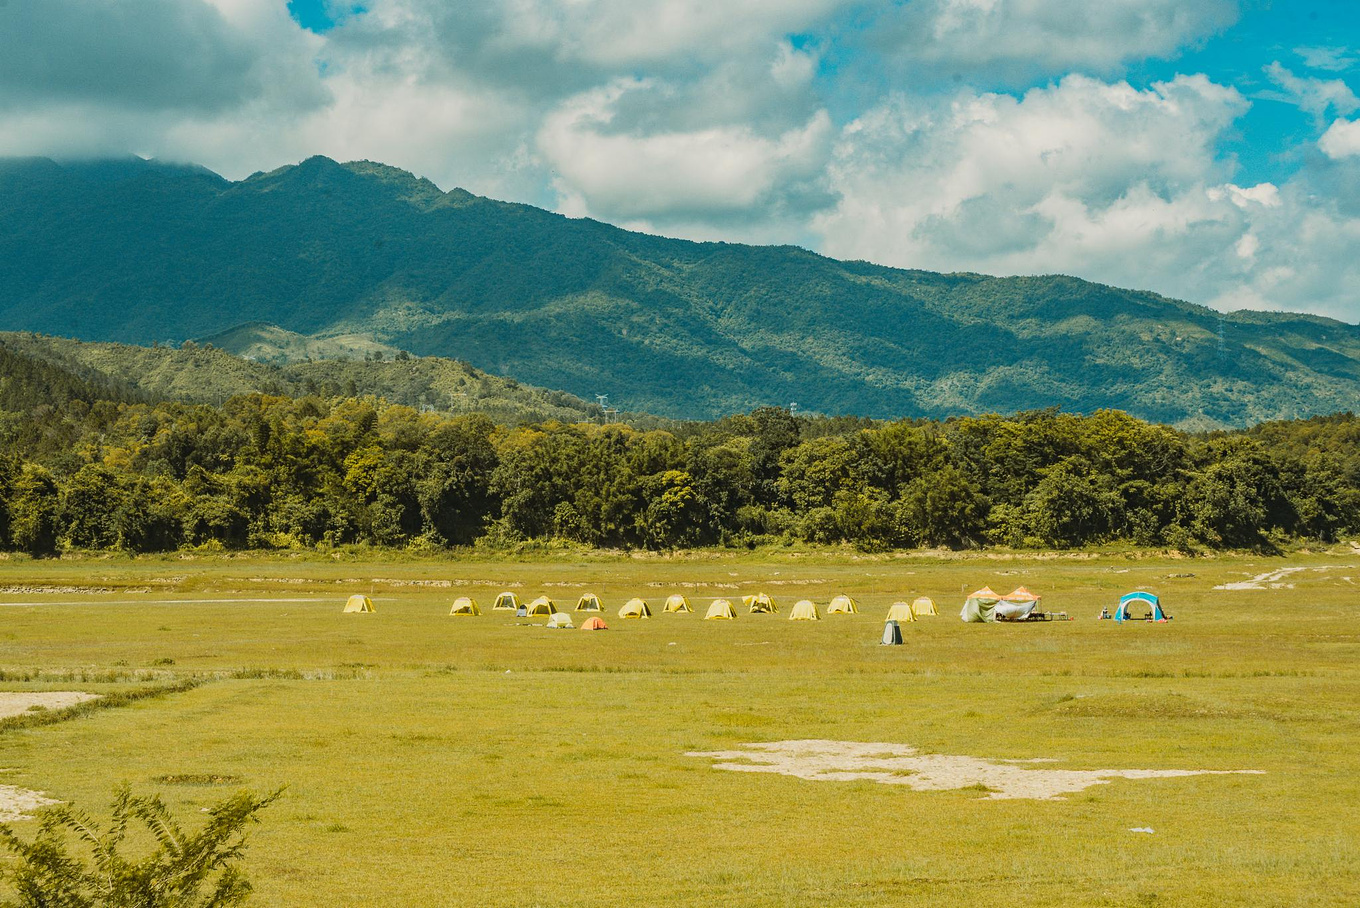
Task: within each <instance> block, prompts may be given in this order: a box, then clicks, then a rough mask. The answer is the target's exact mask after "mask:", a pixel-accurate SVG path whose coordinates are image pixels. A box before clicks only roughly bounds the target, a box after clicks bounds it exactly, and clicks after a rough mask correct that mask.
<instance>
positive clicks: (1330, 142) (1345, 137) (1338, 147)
mask: <svg viewBox="0 0 1360 908" xmlns="http://www.w3.org/2000/svg"><path fill="white" fill-rule="evenodd" d="M1318 147H1319V148H1321V149H1322V153H1323V154H1325V155H1326V156H1327V157H1329V158H1331V159H1332V160H1334V161H1339V160H1341V159H1343V158H1353V157H1357V156H1360V120H1337V121H1336V122H1335V123H1333V124H1332V125H1331V126H1329V127H1327V131H1326V132H1324V133H1323V134H1322V138H1321V139H1318Z"/></svg>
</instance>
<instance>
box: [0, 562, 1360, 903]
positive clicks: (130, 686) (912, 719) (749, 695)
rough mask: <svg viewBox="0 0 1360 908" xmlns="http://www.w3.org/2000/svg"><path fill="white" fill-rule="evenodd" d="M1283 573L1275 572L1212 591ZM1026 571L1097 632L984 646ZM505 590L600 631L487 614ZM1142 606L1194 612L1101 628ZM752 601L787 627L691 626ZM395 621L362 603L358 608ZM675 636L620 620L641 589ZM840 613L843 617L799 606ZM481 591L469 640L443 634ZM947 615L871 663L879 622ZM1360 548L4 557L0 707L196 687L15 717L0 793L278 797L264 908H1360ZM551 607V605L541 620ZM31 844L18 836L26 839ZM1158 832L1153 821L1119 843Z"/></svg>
mask: <svg viewBox="0 0 1360 908" xmlns="http://www.w3.org/2000/svg"><path fill="white" fill-rule="evenodd" d="M1284 568H1292V569H1298V570H1296V571H1294V572H1293V573H1289V574H1286V575H1284V576H1279V577H1278V579H1277V580H1276V581H1275V582H1276V583H1277V584H1280V585H1281V587H1280V588H1277V589H1271V588H1269V587H1270V583H1269V582H1268V581H1267V582H1265V583H1262V584H1261V586H1263V587H1266V588H1264V589H1254V590H1253V589H1247V590H1214V589H1213V587H1214V586H1216V585H1219V584H1222V583H1227V582H1235V581H1243V580H1246V579H1247V578H1249V577H1253V576H1257V575H1261V574H1264V573H1267V572H1271V571H1276V572H1278V571H1280V570H1281V569H1284ZM1021 583H1023V584H1025V585H1027V586H1029V587H1030V588H1031V589H1033V590H1035V591H1036V592H1039V593H1041V594H1043V596H1044V600H1045V601H1044V607H1045V608H1048V609H1054V610H1057V609H1062V610H1066V611H1067V612H1069V613H1070V614H1072V615H1073V617H1074V618H1075V619H1076V620H1073V621H1070V622H1052V623H1041V624H1034V625H1010V626H1006V625H965V624H963V623H962V622H960V621H959V620H958V618H957V614H958V609H959V606H960V605H961V603H962V598H963V596H962V593H963V592H964V591H966V590H971V589H974V588H977V587H979V586H982V585H983V584H990V585H991V586H992V587H993V588H994V589H997V590H999V591H1005V590H1008V589H1010V588H1012V587H1013V586H1016V585H1018V584H1021ZM502 588H511V589H515V590H517V591H519V592H520V593H521V595H526V594H527V595H529V596H532V595H535V594H537V593H540V592H545V593H548V594H549V595H551V596H553V597H554V598H555V599H557V601H558V602H559V605H565V606H567V607H570V605H571V604H573V603H574V602H575V600H576V598H577V596H578V595H580V593H581V592H583V591H585V590H587V589H589V590H593V591H595V592H597V593H599V594H600V596H601V597H602V598H603V599H604V601H605V605H606V608H607V609H608V611H607V612H606V614H605V617H606V620H607V621H608V622H609V625H610V630H609V631H608V632H605V633H584V632H581V631H549V630H546V629H544V628H542V627H539V626H526V625H524V624H523V623H518V624H517V623H516V619H514V618H512V617H508V616H507V614H506V613H503V612H496V613H492V612H491V611H490V610H489V606H490V602H491V599H492V598H494V594H495V593H496V592H498V591H499V590H500V589H502ZM1137 588H1147V589H1151V590H1153V591H1155V592H1157V593H1159V594H1160V595H1161V596H1162V599H1163V602H1164V603H1165V605H1166V607H1167V610H1168V611H1169V612H1170V613H1171V614H1172V615H1174V616H1175V619H1174V620H1173V621H1171V622H1170V623H1167V624H1161V625H1154V624H1147V623H1136V624H1132V625H1126V626H1115V625H1114V624H1113V622H1101V621H1096V620H1093V619H1094V618H1095V616H1096V615H1097V614H1098V613H1099V611H1100V608H1101V606H1102V605H1109V606H1111V607H1113V605H1114V603H1115V602H1116V600H1117V598H1118V595H1119V593H1121V592H1125V591H1128V590H1131V589H1137ZM761 589H763V590H767V591H768V592H770V593H771V594H772V595H774V596H775V597H776V599H777V600H778V601H779V602H780V605H781V610H782V611H781V614H779V615H777V616H752V615H747V614H744V613H743V614H739V617H738V619H737V620H736V621H732V622H712V621H710V622H705V621H702V620H700V616H701V614H702V606H703V605H706V604H707V602H708V601H709V600H710V599H711V598H712V597H714V596H719V595H722V596H729V597H735V596H737V595H740V594H742V593H746V592H754V591H756V590H761ZM355 591H358V592H363V593H368V594H370V595H372V596H373V598H374V601H375V602H376V605H377V613H376V614H372V615H345V614H341V612H340V608H341V605H342V602H343V599H344V597H345V595H347V594H348V593H350V592H355ZM675 591H679V592H684V593H686V594H688V595H689V596H690V597H691V599H692V601H694V602H695V605H696V607H698V613H696V614H689V615H658V616H657V617H655V618H653V619H651V620H648V621H622V620H619V619H618V618H617V617H616V616H615V613H616V612H617V609H618V607H619V606H620V605H621V604H622V603H623V602H624V601H625V600H626V599H627V598H629V597H631V596H634V595H639V596H643V597H644V598H647V599H649V600H650V601H652V603H653V605H654V606H658V605H659V604H660V602H661V600H664V598H665V596H666V595H667V594H669V593H671V592H675ZM840 592H847V593H850V594H851V595H854V596H856V597H857V598H858V599H859V600H860V602H861V608H862V612H861V614H859V615H856V616H831V617H824V620H822V621H821V622H818V623H816V624H812V623H806V622H798V623H795V622H789V621H787V620H786V618H787V614H788V607H789V606H790V605H791V604H792V603H793V601H794V600H796V599H798V598H802V597H805V596H806V597H809V598H812V599H815V600H817V601H818V602H819V603H820V604H823V605H824V604H825V602H826V601H827V600H828V599H829V598H830V597H831V596H832V595H834V594H836V593H840ZM460 593H468V594H471V595H474V596H475V597H476V598H477V599H478V601H479V602H480V603H481V604H482V606H483V608H484V610H485V611H484V612H483V615H482V617H480V618H456V617H449V616H448V614H447V613H448V609H449V605H450V603H451V602H452V599H453V598H454V596H456V595H458V594H460ZM921 594H924V595H930V596H933V597H935V598H936V599H937V600H938V601H939V602H940V604H941V614H940V616H939V617H936V618H926V619H923V620H921V621H919V622H917V623H915V624H913V625H907V626H904V632H905V637H906V644H905V645H904V646H902V647H895V648H892V647H880V646H878V645H877V642H878V638H879V635H880V632H881V629H882V618H883V615H884V613H885V612H886V609H887V606H888V604H889V603H890V602H892V601H893V600H896V599H900V598H911V597H913V596H915V595H921ZM1357 606H1360V557H1357V556H1356V555H1355V554H1354V553H1352V552H1351V551H1350V550H1349V549H1346V550H1345V551H1344V552H1343V551H1342V550H1338V551H1337V552H1334V553H1330V554H1316V555H1300V556H1290V557H1289V558H1287V559H1270V558H1264V557H1256V558H1251V557H1245V556H1232V557H1219V558H1205V559H1171V558H1152V557H1136V556H1132V555H1121V554H1111V555H1101V556H1054V557H1039V556H1034V557H1014V558H999V557H987V556H969V557H958V558H931V557H912V558H901V557H899V558H889V557H883V558H874V557H862V558H857V557H849V556H845V557H833V556H831V555H804V556H797V555H793V554H786V555H777V554H768V553H762V554H758V555H752V556H716V555H714V556H706V555H700V556H692V557H688V558H683V559H663V558H659V557H658V558H628V557H623V556H618V557H604V556H601V557H599V558H592V559H580V560H567V559H565V558H560V559H556V560H549V561H546V562H541V563H523V562H514V561H505V562H486V561H468V560H448V561H434V560H430V561H418V560H416V561H412V560H395V561H391V562H385V563H366V562H363V561H360V560H354V559H351V558H348V557H347V558H345V559H343V560H317V559H313V560H306V559H290V558H286V557H282V556H258V557H240V558H226V557H217V558H213V557H203V558H197V559H194V558H179V557H167V558H160V559H137V560H129V559H118V558H110V559H85V560H62V561H53V562H34V561H29V560H26V559H12V560H9V561H0V689H3V690H10V691H20V690H23V691H33V690H52V691H56V690H63V691H71V690H80V691H90V692H96V693H106V694H107V693H115V692H122V693H127V692H137V691H143V690H145V689H146V688H148V687H152V686H155V685H160V684H172V683H176V682H184V681H186V680H192V679H201V680H202V681H203V683H201V684H199V685H198V686H196V687H193V688H192V689H188V690H182V691H179V692H174V693H169V694H166V695H164V696H159V697H149V698H143V699H133V698H127V699H128V702H127V703H126V705H121V706H118V707H116V708H107V709H94V710H88V709H87V710H85V711H84V712H83V713H82V715H80V716H79V717H77V718H74V719H72V720H70V721H62V722H56V723H52V724H45V725H39V724H35V723H32V722H23V721H21V722H10V723H9V724H8V726H6V724H5V723H3V722H0V767H3V768H4V770H5V771H4V773H3V774H0V783H3V784H8V785H17V786H20V787H22V788H28V789H35V790H39V791H43V792H46V793H48V794H49V795H50V796H51V797H55V798H60V799H62V800H64V801H68V802H76V803H78V804H79V805H81V806H85V807H91V808H99V807H102V806H104V805H105V804H106V803H107V801H108V799H109V796H110V792H111V790H112V788H113V787H114V786H115V785H116V784H117V783H118V782H120V781H124V780H126V781H128V782H130V783H131V784H132V785H133V786H134V788H135V789H136V790H138V791H159V792H161V793H163V794H164V795H165V796H166V798H167V799H168V800H169V801H170V802H171V803H172V804H174V805H176V806H177V807H179V808H183V809H186V810H187V812H189V813H193V812H195V811H196V809H197V808H199V807H202V806H205V805H208V804H210V803H213V802H215V801H216V800H218V799H220V798H221V797H223V796H224V795H225V794H226V793H228V792H230V791H232V790H234V789H235V788H237V787H248V788H250V789H252V790H255V791H257V792H263V791H266V790H270V789H272V788H274V787H276V786H278V785H281V784H286V785H287V786H288V789H287V792H286V794H285V796H284V798H283V799H282V800H281V801H279V802H278V803H277V804H275V805H274V806H272V807H271V808H269V810H268V811H267V813H266V815H265V817H264V819H265V822H264V824H263V825H262V826H261V827H259V829H258V830H257V831H256V832H255V833H254V834H253V837H252V845H251V851H250V860H249V867H250V870H251V876H252V879H253V880H254V882H255V884H256V887H257V894H256V898H255V903H256V904H260V905H271V906H306V905H327V906H417V905H418V906H425V905H430V906H462V905H468V906H488V905H495V906H534V905H542V906H559V905H561V906H604V905H619V904H643V905H650V904H667V905H685V906H711V905H715V904H724V905H749V906H802V905H812V904H819V905H837V906H839V905H847V906H861V905H862V906H869V905H883V906H887V905H893V906H897V905H926V904H931V905H941V904H949V905H990V904H996V903H999V902H1005V903H1006V904H1008V905H1010V906H1037V905H1080V906H1085V905H1089V906H1151V905H1174V906H1182V905H1189V906H1276V905H1278V906H1310V905H1316V906H1321V905H1338V906H1342V905H1344V906H1353V905H1356V904H1360V870H1357V867H1360V833H1357V827H1358V826H1360V824H1357V821H1356V817H1357V815H1360V782H1357V780H1358V779H1360V710H1357V706H1360V630H1358V629H1357V628H1358V627H1360V625H1358V624H1357V621H1358V620H1360V614H1357V612H1358V611H1360V609H1357ZM539 623H541V619H539ZM813 738H815V739H828V740H834V741H858V742H887V743H894V744H906V745H912V746H915V747H917V748H919V749H920V750H921V751H923V752H925V753H938V754H954V755H968V756H974V757H985V758H989V759H1010V760H1021V759H1049V760H1055V761H1056V762H1053V763H1045V764H1036V765H1042V766H1043V767H1045V768H1061V769H1213V770H1229V769H1234V770H1235V769H1252V770H1263V771H1264V773H1265V774H1263V775H1204V776H1190V777H1185V778H1167V779H1149V780H1124V779H1120V780H1114V781H1112V782H1110V783H1109V784H1105V785H1097V786H1095V787H1092V788H1089V789H1087V790H1085V791H1083V792H1080V793H1078V794H1075V795H1071V796H1069V797H1068V798H1066V799H1064V800H996V799H991V798H988V797H987V796H986V795H987V792H986V791H983V790H979V789H976V788H970V789H964V790H954V791H939V792H920V791H913V790H911V789H910V788H908V787H906V786H901V785H881V784H876V783H873V782H867V781H849V782H838V781H807V780H802V779H797V778H791V777H788V776H784V775H773V774H762V773H746V772H726V771H721V770H718V769H715V768H714V765H713V761H712V760H709V759H706V758H696V757H692V756H686V753H687V752H691V751H716V750H730V749H734V748H738V747H740V745H742V744H746V743H751V742H774V741H785V740H794V739H813ZM15 826H16V828H17V829H19V830H24V829H26V828H31V826H32V824H27V823H24V822H19V823H17V824H15ZM1142 827H1146V828H1151V829H1153V830H1154V832H1153V833H1152V834H1147V833H1134V832H1130V831H1129V830H1130V829H1133V828H1142Z"/></svg>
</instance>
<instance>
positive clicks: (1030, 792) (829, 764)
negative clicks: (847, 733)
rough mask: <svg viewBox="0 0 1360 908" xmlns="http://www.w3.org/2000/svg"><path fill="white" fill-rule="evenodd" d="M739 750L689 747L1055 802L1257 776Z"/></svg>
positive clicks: (865, 746) (921, 785)
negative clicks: (1131, 786) (1128, 785)
mask: <svg viewBox="0 0 1360 908" xmlns="http://www.w3.org/2000/svg"><path fill="white" fill-rule="evenodd" d="M742 748H743V749H742V750H724V751H712V752H706V753H705V752H691V753H687V754H685V756H687V757H708V758H709V759H713V760H718V761H721V762H718V763H715V764H714V766H713V768H714V769H726V770H731V771H732V772H771V773H778V774H779V775H785V776H793V777H795V778H799V779H807V780H809V781H813V782H851V781H858V780H863V781H870V782H881V783H883V784H884V785H906V786H908V787H909V788H911V789H913V790H915V791H947V790H958V789H964V790H975V791H980V792H984V793H985V794H986V796H987V797H988V798H990V799H993V800H1004V799H1008V798H1028V799H1032V800H1038V801H1050V800H1062V798H1063V795H1068V794H1074V793H1076V792H1079V791H1084V790H1085V789H1087V788H1090V787H1091V786H1093V785H1107V784H1109V782H1110V780H1111V779H1169V778H1179V777H1182V776H1201V775H1228V774H1239V773H1248V774H1260V770H1251V769H1230V770H1210V769H1090V770H1085V769H1038V768H1029V767H1027V766H1024V765H1017V763H1016V762H1015V761H998V760H984V759H981V758H979V757H963V756H951V755H948V754H922V753H918V752H917V750H916V748H914V747H910V746H907V745H905V744H874V743H864V742H858V741H817V740H811V741H775V742H773V743H768V744H743V745H742Z"/></svg>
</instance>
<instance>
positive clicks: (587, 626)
mask: <svg viewBox="0 0 1360 908" xmlns="http://www.w3.org/2000/svg"><path fill="white" fill-rule="evenodd" d="M581 630H583V631H607V630H609V625H607V624H605V623H604V619H603V618H601V617H600V616H599V615H595V616H593V617H590V618H587V619H586V620H585V621H584V622H582V623H581Z"/></svg>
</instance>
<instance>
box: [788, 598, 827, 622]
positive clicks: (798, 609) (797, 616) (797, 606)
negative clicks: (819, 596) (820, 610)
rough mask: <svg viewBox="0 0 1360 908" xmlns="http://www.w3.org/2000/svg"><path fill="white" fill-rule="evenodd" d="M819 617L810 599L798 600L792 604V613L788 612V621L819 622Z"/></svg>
mask: <svg viewBox="0 0 1360 908" xmlns="http://www.w3.org/2000/svg"><path fill="white" fill-rule="evenodd" d="M821 617H822V616H821V615H819V614H817V606H816V604H815V603H814V602H813V601H812V600H811V599H799V600H798V601H797V602H795V603H794V604H793V611H791V612H789V620H790V621H820V620H821Z"/></svg>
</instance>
